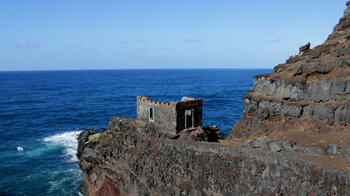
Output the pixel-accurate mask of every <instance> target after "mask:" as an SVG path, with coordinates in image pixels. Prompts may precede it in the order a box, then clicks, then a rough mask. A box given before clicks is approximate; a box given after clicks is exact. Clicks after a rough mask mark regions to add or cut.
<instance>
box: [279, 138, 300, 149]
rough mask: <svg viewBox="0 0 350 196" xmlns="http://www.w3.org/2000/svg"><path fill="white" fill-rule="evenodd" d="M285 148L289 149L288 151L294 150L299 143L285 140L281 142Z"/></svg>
mask: <svg viewBox="0 0 350 196" xmlns="http://www.w3.org/2000/svg"><path fill="white" fill-rule="evenodd" d="M281 145H282V147H283V149H285V150H288V151H294V150H296V149H297V143H296V142H295V141H292V140H284V141H282V143H281Z"/></svg>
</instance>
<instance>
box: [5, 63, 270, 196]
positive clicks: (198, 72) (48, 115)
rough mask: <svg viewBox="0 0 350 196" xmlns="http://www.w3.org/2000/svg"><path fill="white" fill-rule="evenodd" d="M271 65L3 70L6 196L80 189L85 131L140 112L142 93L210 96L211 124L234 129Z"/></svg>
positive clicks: (206, 111)
mask: <svg viewBox="0 0 350 196" xmlns="http://www.w3.org/2000/svg"><path fill="white" fill-rule="evenodd" d="M271 71H272V70H271V69H163V70H89V71H23V72H22V71H17V72H0V130H1V137H0V195H59V196H62V195H78V194H79V186H80V179H81V172H80V170H79V165H78V159H77V157H76V152H77V151H76V148H77V140H76V138H77V135H78V134H79V133H80V132H81V131H83V130H85V129H87V128H94V129H102V128H107V127H108V123H109V120H110V118H111V117H113V116H119V117H126V118H135V117H136V96H137V95H148V96H149V97H150V98H151V99H154V100H158V101H178V100H180V99H181V97H183V96H187V97H195V98H203V125H217V126H218V127H219V128H220V130H221V131H222V132H223V133H225V134H229V132H230V130H231V128H232V126H233V124H234V123H235V122H236V121H237V120H239V119H240V118H241V115H242V111H243V104H242V101H241V100H242V94H243V93H246V92H248V91H249V90H250V88H251V87H252V86H253V76H254V75H258V74H263V73H268V72H271Z"/></svg>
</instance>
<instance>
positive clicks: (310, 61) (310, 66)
mask: <svg viewBox="0 0 350 196" xmlns="http://www.w3.org/2000/svg"><path fill="white" fill-rule="evenodd" d="M347 6H348V7H347V9H346V10H345V11H344V16H343V17H342V18H341V19H340V21H339V23H338V24H337V25H336V26H335V27H334V30H333V32H332V33H331V35H329V37H328V39H327V40H326V41H325V42H324V43H323V44H321V45H319V46H316V47H315V48H313V49H310V43H308V44H306V45H305V46H302V47H301V48H300V49H299V54H298V55H295V56H291V57H290V58H289V59H288V60H287V61H286V63H284V64H280V65H278V66H276V67H275V68H274V73H269V74H264V75H258V76H255V77H254V87H253V88H252V89H251V91H250V92H249V93H246V94H245V95H244V96H243V103H244V111H243V115H242V119H241V120H240V121H238V123H236V124H235V126H234V127H233V128H232V131H231V137H232V138H237V137H241V138H249V137H254V136H262V135H265V136H269V137H271V138H276V139H278V138H288V139H293V140H296V141H297V142H298V143H300V144H303V145H308V146H310V145H311V146H312V145H313V144H314V145H313V146H315V147H317V146H319V145H323V143H329V142H330V143H337V144H338V145H339V146H340V147H341V148H343V149H347V150H349V149H350V148H349V147H350V141H346V140H344V139H345V138H350V132H349V130H350V7H349V6H350V3H349V2H348V3H347ZM321 140H322V141H325V142H323V143H319V142H320V141H321Z"/></svg>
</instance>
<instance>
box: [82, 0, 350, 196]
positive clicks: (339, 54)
mask: <svg viewBox="0 0 350 196" xmlns="http://www.w3.org/2000/svg"><path fill="white" fill-rule="evenodd" d="M347 6H348V8H347V9H346V10H345V11H344V16H343V17H342V18H341V19H340V22H339V24H337V25H336V26H335V28H334V31H333V33H332V34H331V35H330V36H329V37H328V39H327V40H326V42H325V43H323V44H322V45H319V46H317V47H315V48H312V49H310V44H309V43H308V44H306V45H305V46H302V47H300V48H299V54H298V55H296V56H292V57H290V58H289V59H288V60H287V61H286V63H285V64H281V65H278V66H276V67H275V72H274V73H270V74H264V75H259V76H256V77H255V78H254V87H253V88H252V90H251V91H250V92H249V93H246V94H245V95H244V96H243V102H244V109H245V110H244V112H243V115H242V119H241V120H239V121H238V122H237V123H236V124H235V125H234V127H233V128H232V132H231V134H230V135H229V136H228V138H226V139H225V137H224V136H223V135H222V134H220V132H219V130H218V129H217V128H216V127H215V126H211V127H198V128H195V129H187V130H186V131H181V132H179V133H177V134H176V135H174V134H171V133H169V132H167V130H163V128H162V127H161V126H157V125H156V124H151V123H147V122H144V121H140V120H137V119H122V118H118V117H113V118H112V119H111V121H110V123H109V127H108V129H107V130H103V131H97V130H86V131H84V132H82V133H81V134H80V136H79V138H78V143H79V146H78V153H77V156H78V158H79V160H80V162H79V166H80V168H81V170H82V171H83V179H82V184H81V193H82V194H83V195H90V196H93V195H337V194H338V195H350V161H349V160H350V131H349V130H350V103H349V101H350V2H348V3H347Z"/></svg>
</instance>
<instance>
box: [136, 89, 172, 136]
mask: <svg viewBox="0 0 350 196" xmlns="http://www.w3.org/2000/svg"><path fill="white" fill-rule="evenodd" d="M136 99H137V118H138V119H139V120H141V121H143V122H149V123H154V124H156V125H157V126H158V127H161V128H162V130H164V131H169V132H170V133H172V134H176V130H177V128H176V122H177V121H176V114H177V112H176V103H174V102H160V101H153V100H149V99H148V97H147V96H138V97H137V98H136ZM150 108H153V109H154V120H153V121H151V120H150V119H149V112H150Z"/></svg>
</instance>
